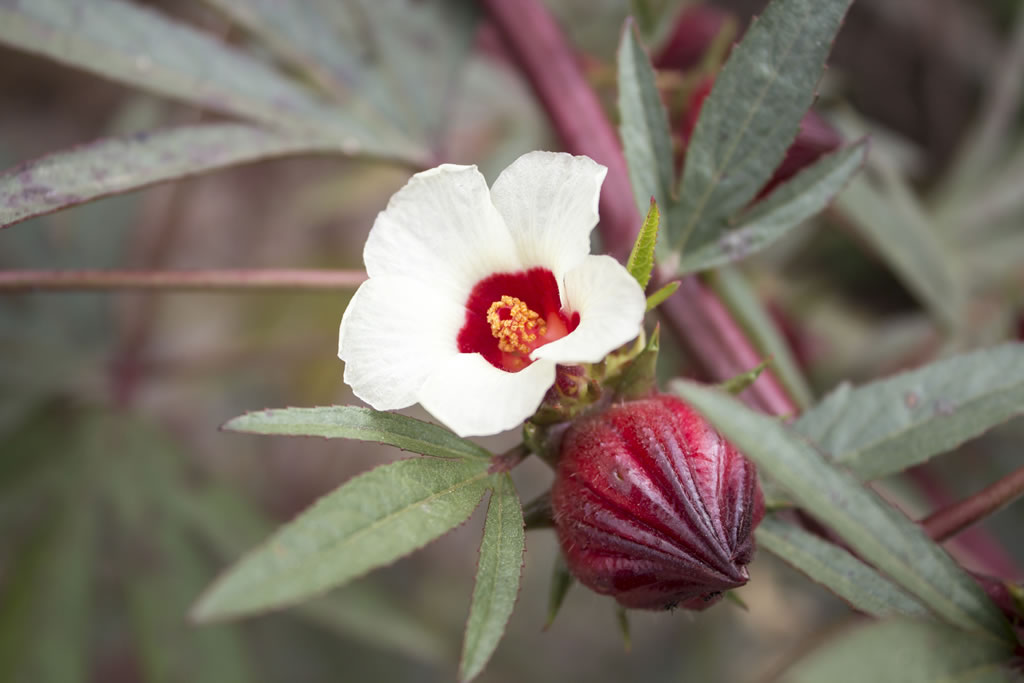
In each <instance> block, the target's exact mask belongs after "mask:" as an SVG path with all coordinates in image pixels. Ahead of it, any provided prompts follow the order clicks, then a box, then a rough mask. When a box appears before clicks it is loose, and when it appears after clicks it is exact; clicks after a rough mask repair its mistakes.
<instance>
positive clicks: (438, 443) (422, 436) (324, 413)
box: [221, 406, 491, 460]
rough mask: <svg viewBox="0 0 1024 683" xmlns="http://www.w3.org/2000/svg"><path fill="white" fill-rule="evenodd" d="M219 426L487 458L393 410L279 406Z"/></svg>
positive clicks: (482, 451)
mask: <svg viewBox="0 0 1024 683" xmlns="http://www.w3.org/2000/svg"><path fill="white" fill-rule="evenodd" d="M221 429H226V430H228V431H232V432H248V433H250V434H286V435H289V436H322V437H324V438H325V439H358V440H360V441H377V442H380V443H386V444H388V445H390V446H395V447H396V448H401V449H402V450H404V451H412V452H413V453H421V454H423V455H432V456H434V457H437V458H463V459H471V460H489V459H490V457H491V454H490V452H488V451H487V450H486V449H485V448H482V447H480V446H477V445H476V444H475V443H473V442H472V441H468V440H466V439H463V438H461V437H458V436H456V435H455V434H453V433H452V432H450V431H448V430H447V429H445V428H444V427H440V426H438V425H435V424H431V423H429V422H423V421H422V420H417V419H414V418H411V417H406V416H405V415H399V414H397V413H385V412H381V411H377V410H373V409H372V408H360V407H357V406H325V407H318V408H278V409H272V410H261V411H259V412H255V413H246V414H245V415H241V416H239V417H236V418H234V419H233V420H229V421H228V422H227V423H226V424H225V425H224V426H223V427H221Z"/></svg>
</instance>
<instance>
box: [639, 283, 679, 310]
mask: <svg viewBox="0 0 1024 683" xmlns="http://www.w3.org/2000/svg"><path fill="white" fill-rule="evenodd" d="M679 285H680V282H679V280H676V281H674V282H670V283H668V284H667V285H665V286H663V287H662V288H661V289H659V290H658V291H656V292H655V293H654V294H651V295H650V296H649V297H647V310H648V311H653V310H654V309H655V308H657V307H658V306H660V305H661V304H663V303H664V302H665V299H667V298H669V297H670V296H672V295H673V294H675V293H676V290H677V289H679Z"/></svg>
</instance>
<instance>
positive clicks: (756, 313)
mask: <svg viewBox="0 0 1024 683" xmlns="http://www.w3.org/2000/svg"><path fill="white" fill-rule="evenodd" d="M707 281H708V284H709V285H710V286H711V288H712V289H713V290H714V291H715V293H716V294H718V296H720V297H721V298H722V301H723V302H724V303H725V305H726V306H727V307H728V308H729V310H730V311H732V313H733V315H735V316H736V318H737V320H739V322H740V324H741V325H742V326H743V328H744V330H745V331H746V333H747V334H748V335H749V336H750V339H751V340H752V341H753V342H754V345H755V347H756V348H757V350H758V351H760V352H761V354H762V355H765V356H770V357H771V359H772V362H771V366H772V370H774V371H775V374H776V376H778V378H779V381H780V382H782V385H783V386H784V387H785V388H786V391H787V392H788V393H789V395H790V396H791V397H793V399H794V400H795V401H796V402H797V405H799V406H800V407H801V408H807V407H808V406H809V405H811V403H812V402H813V400H814V396H813V394H812V393H811V388H810V386H808V384H807V379H806V378H805V377H804V373H803V371H802V370H801V369H800V364H799V363H798V362H797V360H796V357H795V356H794V355H793V349H792V345H791V344H790V343H789V342H788V341H786V339H785V337H783V335H782V331H781V330H780V329H779V326H778V324H777V323H776V322H775V320H774V319H773V318H772V317H771V315H769V313H768V311H767V310H766V309H765V307H764V304H763V303H762V302H761V299H760V296H759V295H758V293H757V291H756V290H755V289H754V287H753V286H752V285H751V284H750V282H749V281H748V280H747V278H746V277H745V276H744V275H743V273H742V272H740V271H739V270H738V269H737V268H734V267H731V266H725V267H722V268H717V269H715V270H714V271H712V272H711V273H708V274H707Z"/></svg>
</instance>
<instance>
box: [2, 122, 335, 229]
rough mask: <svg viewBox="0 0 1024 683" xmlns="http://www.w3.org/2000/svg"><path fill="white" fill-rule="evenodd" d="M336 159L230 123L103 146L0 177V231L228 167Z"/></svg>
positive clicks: (328, 148) (299, 142) (298, 139)
mask: <svg viewBox="0 0 1024 683" xmlns="http://www.w3.org/2000/svg"><path fill="white" fill-rule="evenodd" d="M342 151H343V150H342V148H341V147H340V146H339V143H338V142H337V140H332V139H331V138H328V137H325V136H322V135H312V134H308V133H295V132H284V131H282V132H274V131H270V130H266V129H263V128H258V127H255V126H247V125H244V124H235V123H210V124H202V125H196V126H183V127H181V128H175V129H171V130H164V131H157V132H154V133H148V134H138V135H131V136H126V137H120V138H106V139H103V140H97V141H96V142H92V143H89V144H87V145H82V146H79V147H75V148H73V149H70V150H67V151H64V152H58V153H56V154H51V155H49V156H45V157H42V158H41V159H36V160H35V161H29V162H27V163H24V164H21V165H19V166H16V167H15V168H13V169H11V170H8V171H6V172H4V173H0V227H6V226H9V225H13V224H14V223H17V222H19V221H23V220H25V219H27V218H32V217H33V216H39V215H42V214H46V213H51V212H54V211H58V210H60V209H64V208H67V207H69V206H74V205H76V204H81V203H83V202H88V201H92V200H95V199H99V198H100V197H104V196H106V195H110V194H118V193H121V192H128V191H130V190H137V189H139V188H141V187H145V186H147V185H152V184H154V183H160V182H166V181H169V180H177V179H179V178H184V177H187V176H190V175H195V174H198V173H205V172H207V171H212V170H215V169H219V168H224V167H226V166H233V165H235V164H243V163H249V162H253V161H259V160H261V159H268V158H272V157H281V156H289V155H296V154H310V153H323V152H342Z"/></svg>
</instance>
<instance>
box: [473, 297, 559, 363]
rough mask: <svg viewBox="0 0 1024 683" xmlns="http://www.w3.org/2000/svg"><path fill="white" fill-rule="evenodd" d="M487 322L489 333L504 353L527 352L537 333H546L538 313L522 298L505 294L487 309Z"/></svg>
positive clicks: (540, 334) (545, 327)
mask: <svg viewBox="0 0 1024 683" xmlns="http://www.w3.org/2000/svg"><path fill="white" fill-rule="evenodd" d="M487 322H488V324H490V326H491V334H492V335H494V338H495V339H497V340H498V348H499V349H500V350H501V351H504V352H505V353H523V354H528V353H530V351H531V350H532V348H533V346H531V344H532V343H533V342H535V341H537V337H538V335H539V336H541V337H543V336H544V335H545V334H546V333H547V325H546V324H545V323H544V320H542V319H541V317H540V314H539V313H537V312H536V311H534V310H532V309H530V307H529V306H527V305H526V304H525V303H524V302H523V300H522V299H518V298H516V297H514V296H508V295H507V294H506V295H503V296H502V297H501V299H499V300H498V301H495V302H494V303H492V304H491V306H490V308H488V309H487Z"/></svg>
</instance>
